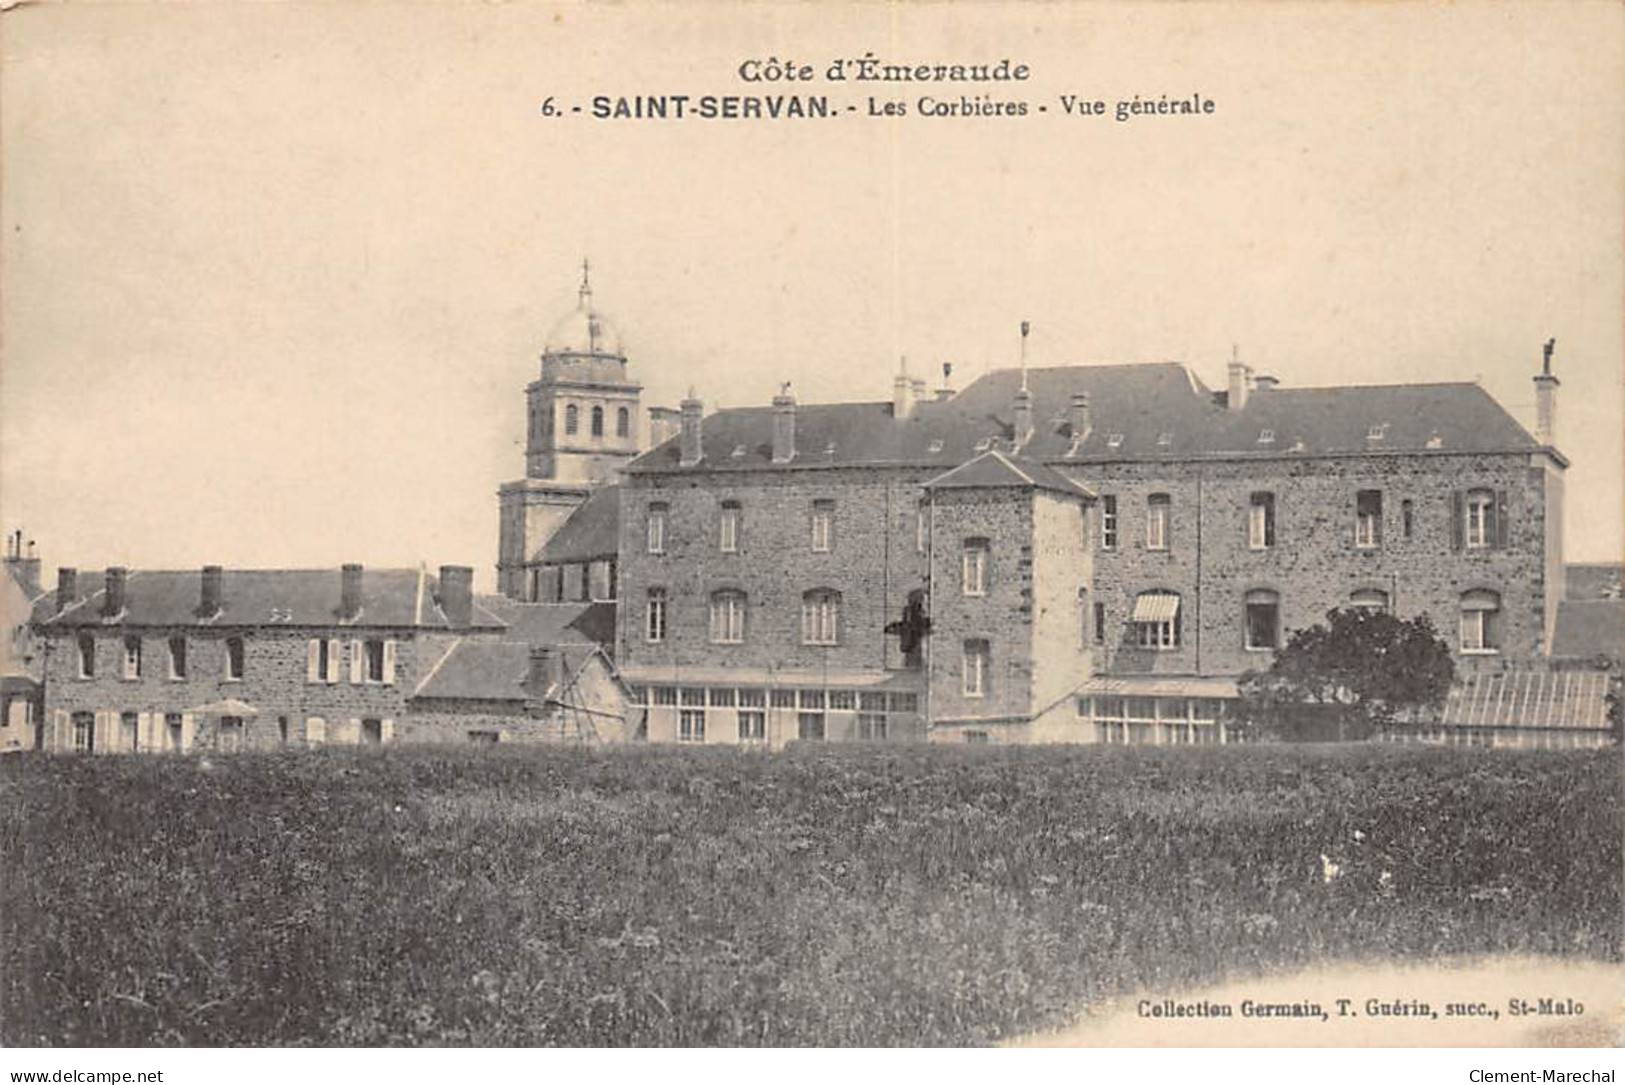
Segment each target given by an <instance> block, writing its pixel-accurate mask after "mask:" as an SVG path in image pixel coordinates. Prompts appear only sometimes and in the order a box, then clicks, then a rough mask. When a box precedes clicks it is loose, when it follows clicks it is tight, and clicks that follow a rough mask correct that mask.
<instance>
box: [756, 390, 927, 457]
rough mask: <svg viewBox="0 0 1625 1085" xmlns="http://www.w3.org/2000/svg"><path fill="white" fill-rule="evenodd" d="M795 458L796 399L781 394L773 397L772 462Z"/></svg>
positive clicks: (784, 393)
mask: <svg viewBox="0 0 1625 1085" xmlns="http://www.w3.org/2000/svg"><path fill="white" fill-rule="evenodd" d="M899 379H900V380H901V379H906V378H899ZM795 457H796V397H795V396H792V395H791V394H790V393H788V392H781V393H779V394H778V395H776V396H774V397H773V462H774V463H789V462H790V461H791V460H793V459H795Z"/></svg>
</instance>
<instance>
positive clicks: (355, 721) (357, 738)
mask: <svg viewBox="0 0 1625 1085" xmlns="http://www.w3.org/2000/svg"><path fill="white" fill-rule="evenodd" d="M344 741H345V742H346V743H347V744H348V745H351V746H359V745H361V718H360V717H359V716H353V717H351V719H350V732H349V734H347V735H345V736H344Z"/></svg>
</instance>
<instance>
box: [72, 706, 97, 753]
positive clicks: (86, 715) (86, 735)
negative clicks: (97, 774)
mask: <svg viewBox="0 0 1625 1085" xmlns="http://www.w3.org/2000/svg"><path fill="white" fill-rule="evenodd" d="M73 750H74V752H75V753H95V752H96V715H95V713H93V712H75V713H74V714H73Z"/></svg>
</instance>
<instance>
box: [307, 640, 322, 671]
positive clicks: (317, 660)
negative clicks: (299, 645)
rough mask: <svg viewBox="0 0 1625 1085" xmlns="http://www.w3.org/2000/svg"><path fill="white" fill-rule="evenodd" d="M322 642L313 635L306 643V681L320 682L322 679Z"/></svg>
mask: <svg viewBox="0 0 1625 1085" xmlns="http://www.w3.org/2000/svg"><path fill="white" fill-rule="evenodd" d="M321 671H322V642H321V641H319V640H317V639H316V638H314V637H312V638H311V639H310V641H309V642H308V643H307V644H306V645H305V681H307V682H320V681H321V679H322V673H321Z"/></svg>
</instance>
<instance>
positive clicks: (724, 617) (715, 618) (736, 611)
mask: <svg viewBox="0 0 1625 1085" xmlns="http://www.w3.org/2000/svg"><path fill="white" fill-rule="evenodd" d="M744 639H745V593H744V592H742V591H737V590H735V589H733V588H727V589H724V590H722V591H718V592H713V593H711V643H712V644H739V643H741V642H742V641H743V640H744Z"/></svg>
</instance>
